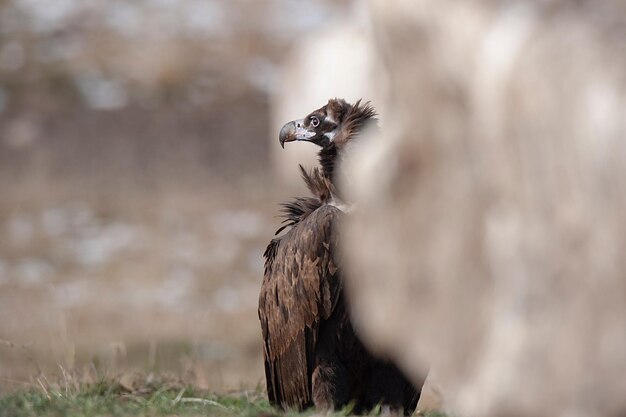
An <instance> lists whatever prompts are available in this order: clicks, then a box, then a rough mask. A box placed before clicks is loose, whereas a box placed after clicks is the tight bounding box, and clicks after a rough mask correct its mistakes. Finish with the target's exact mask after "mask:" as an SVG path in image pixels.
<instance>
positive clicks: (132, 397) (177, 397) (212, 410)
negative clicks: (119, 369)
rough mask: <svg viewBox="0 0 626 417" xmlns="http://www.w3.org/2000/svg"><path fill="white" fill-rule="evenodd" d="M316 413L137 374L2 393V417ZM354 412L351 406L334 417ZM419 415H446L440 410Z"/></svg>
mask: <svg viewBox="0 0 626 417" xmlns="http://www.w3.org/2000/svg"><path fill="white" fill-rule="evenodd" d="M377 411H378V412H377ZM313 414H314V410H310V411H305V412H302V413H296V412H288V413H284V412H282V411H279V410H277V409H275V408H273V407H272V406H271V405H270V404H269V402H268V400H267V397H266V396H265V393H263V392H261V391H260V390H255V391H242V392H237V393H231V394H229V395H216V394H212V393H210V392H206V391H201V390H198V389H197V388H194V387H192V386H184V385H182V384H181V382H180V381H177V380H175V379H173V378H163V377H160V378H154V377H153V376H148V377H143V376H138V375H133V376H132V377H130V378H129V377H128V376H126V377H125V376H122V377H121V378H117V379H113V378H102V379H100V380H99V381H96V382H76V381H75V379H74V378H71V377H69V378H68V377H66V378H64V380H63V381H62V382H61V383H58V384H50V383H48V381H47V380H46V379H45V378H41V377H40V378H37V379H36V383H35V384H34V385H33V386H31V387H28V388H25V389H21V390H18V391H14V392H12V393H8V394H3V395H0V417H35V416H36V417H57V416H63V417H96V416H98V417H99V416H142V417H144V416H181V417H182V416H217V417H281V416H282V417H298V416H302V417H305V416H312V415H313ZM349 414H350V408H349V407H348V408H346V409H344V410H341V411H339V412H336V413H332V414H331V416H335V417H341V416H346V415H349ZM373 414H374V415H376V414H379V410H374V412H373ZM418 415H419V416H424V417H446V415H445V414H443V413H439V412H427V413H425V414H422V413H419V414H418Z"/></svg>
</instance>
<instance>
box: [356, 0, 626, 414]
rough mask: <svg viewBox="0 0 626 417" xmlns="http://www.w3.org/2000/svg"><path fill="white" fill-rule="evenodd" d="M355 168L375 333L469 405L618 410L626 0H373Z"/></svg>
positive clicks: (621, 402) (368, 323)
mask: <svg viewBox="0 0 626 417" xmlns="http://www.w3.org/2000/svg"><path fill="white" fill-rule="evenodd" d="M369 4H370V8H371V16H372V21H373V33H375V39H376V42H375V47H376V53H377V54H378V57H379V59H380V61H381V62H382V64H383V66H384V67H385V68H387V69H388V79H389V87H390V94H389V95H388V99H387V100H385V101H384V102H376V103H375V104H376V105H377V108H378V109H379V111H380V113H381V114H382V116H383V118H384V121H385V129H384V134H383V136H384V137H382V138H378V139H380V140H376V138H374V139H372V141H371V143H370V144H369V145H368V147H367V148H366V149H363V150H362V152H361V153H360V155H358V156H357V157H356V158H355V161H352V162H351V163H350V166H349V167H348V169H350V170H351V172H352V174H353V175H352V176H353V177H354V178H357V183H356V184H355V186H354V187H353V190H354V195H353V199H354V200H355V201H356V209H355V210H354V212H353V214H352V215H351V216H350V219H349V221H348V224H347V228H346V230H345V232H346V240H345V245H344V250H345V253H346V254H347V255H348V258H349V263H348V266H349V272H350V273H349V280H348V288H347V290H348V291H349V295H350V296H351V301H352V302H353V308H354V310H355V313H356V317H357V319H358V320H359V323H358V325H359V328H360V329H362V331H363V334H364V335H365V336H366V338H367V341H368V342H369V343H370V344H372V345H373V346H376V347H377V348H378V349H381V350H384V351H386V352H389V353H391V354H392V355H393V356H394V357H395V358H396V359H398V361H399V362H400V364H401V365H402V366H403V367H404V368H405V369H406V370H408V371H409V372H411V373H412V374H413V375H420V374H421V373H422V372H424V370H426V369H428V367H429V366H431V365H432V369H433V370H434V372H435V373H436V379H437V380H438V382H439V384H440V386H442V387H443V392H444V394H445V400H446V404H447V405H448V407H449V408H452V409H454V410H456V412H457V413H458V414H459V415H465V416H480V417H483V416H617V415H624V414H625V413H626V377H625V375H626V3H624V2H623V1H618V0H608V1H604V2H591V1H574V0H558V1H557V0H553V1H542V2H524V1H486V0H485V1H479V2H465V1H460V0H423V1H419V2H417V1H413V0H395V1H389V0H371V1H370V2H369Z"/></svg>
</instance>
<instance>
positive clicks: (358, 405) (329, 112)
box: [258, 98, 421, 415]
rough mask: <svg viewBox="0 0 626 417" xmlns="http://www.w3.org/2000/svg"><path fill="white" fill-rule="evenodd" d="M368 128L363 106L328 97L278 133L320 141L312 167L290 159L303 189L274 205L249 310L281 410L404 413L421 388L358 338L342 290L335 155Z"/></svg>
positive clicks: (369, 114) (285, 138) (367, 107)
mask: <svg viewBox="0 0 626 417" xmlns="http://www.w3.org/2000/svg"><path fill="white" fill-rule="evenodd" d="M368 126H370V127H372V128H376V127H377V114H376V111H375V109H374V108H373V106H372V105H371V103H369V102H366V103H363V102H362V100H359V101H357V102H356V103H354V104H350V103H348V102H347V101H345V100H344V99H339V98H331V99H330V100H328V103H327V104H326V105H324V106H323V107H321V108H319V109H317V110H314V111H312V112H311V113H309V114H308V115H307V116H306V117H304V118H303V119H299V120H294V121H291V122H288V123H286V124H285V125H284V126H283V128H282V129H281V130H280V133H279V142H280V145H281V146H282V147H283V148H284V146H285V143H288V142H294V141H306V142H311V143H313V144H315V145H317V146H319V147H320V150H319V153H318V157H319V164H320V165H319V167H315V168H313V169H312V170H310V171H307V170H306V169H305V168H303V167H302V165H300V170H301V174H302V177H303V180H304V182H305V183H306V185H307V187H308V189H309V191H310V193H311V194H312V195H311V196H306V197H297V198H295V199H293V200H291V201H288V202H286V203H284V204H282V214H283V216H284V220H283V225H282V226H281V227H280V228H279V229H278V230H277V232H276V237H274V238H273V239H271V241H270V243H269V244H268V246H267V249H266V250H265V253H264V258H265V265H264V266H265V267H264V275H263V282H262V285H261V291H260V295H259V308H258V315H259V320H260V324H261V332H262V336H263V359H264V366H265V377H266V385H267V394H268V398H269V401H270V403H271V404H273V405H276V406H278V407H280V408H283V409H291V410H303V409H306V408H309V407H315V408H317V409H319V410H338V409H342V408H344V407H347V406H350V407H352V412H355V413H357V414H359V413H364V412H368V411H369V410H371V409H373V408H374V407H376V406H378V405H380V406H381V410H382V411H383V412H384V413H393V414H400V413H404V414H405V415H410V414H411V413H412V412H413V411H414V410H415V408H416V405H417V402H418V399H419V396H420V392H421V385H420V386H419V387H417V386H415V385H414V384H413V383H412V382H411V381H409V380H408V379H407V378H406V377H405V375H404V374H403V372H402V371H401V370H400V369H399V368H398V367H397V366H396V365H395V364H394V363H393V362H392V361H390V360H389V359H388V358H384V357H380V356H377V355H375V354H373V353H372V352H371V351H370V350H368V348H367V347H366V346H365V345H364V344H363V342H362V341H361V338H360V337H359V335H358V332H357V331H356V329H355V326H354V321H353V318H352V316H351V313H350V308H349V300H348V298H347V297H346V295H345V292H344V286H343V284H344V282H343V266H342V260H341V255H340V250H339V245H340V242H341V234H340V228H339V224H340V222H341V219H342V218H343V216H346V215H348V212H349V210H347V209H346V207H348V204H347V203H346V202H345V201H344V200H343V198H342V193H341V192H340V191H339V190H340V188H341V184H340V182H341V181H339V180H338V178H339V177H340V172H339V170H340V167H339V165H340V164H339V161H341V159H342V158H343V157H344V156H345V154H346V152H350V149H351V146H352V144H354V143H355V142H357V141H358V140H359V138H360V137H361V136H362V133H363V131H364V130H365V129H366V128H367V127H368Z"/></svg>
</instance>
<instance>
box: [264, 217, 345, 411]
mask: <svg viewBox="0 0 626 417" xmlns="http://www.w3.org/2000/svg"><path fill="white" fill-rule="evenodd" d="M340 213H341V212H340V211H339V210H338V209H336V208H335V207H332V206H328V205H323V206H321V207H319V208H318V209H316V210H315V211H313V212H312V213H311V214H310V215H308V216H307V217H306V218H305V219H303V220H301V221H300V222H299V223H297V224H295V225H294V226H293V227H292V228H291V229H290V230H289V231H288V232H287V233H286V234H285V235H283V236H281V237H279V238H276V239H273V240H272V242H270V245H269V246H268V249H267V250H266V261H265V275H264V277H263V285H262V287H261V294H260V296H259V319H260V321H261V329H262V332H263V340H264V352H263V353H264V359H265V370H266V379H267V390H268V396H269V398H270V401H271V402H272V403H275V404H279V405H281V406H282V407H284V408H298V409H302V408H305V407H307V406H309V405H311V386H310V380H311V374H312V372H313V362H314V353H315V345H316V342H317V333H318V329H319V325H320V323H321V322H322V321H323V320H325V319H327V318H328V317H330V315H331V313H332V311H333V309H334V306H335V304H336V302H337V299H338V297H339V293H340V292H341V280H340V275H339V272H338V270H339V265H338V262H337V260H336V259H335V249H336V246H337V236H336V235H337V231H336V226H335V225H336V222H337V219H338V217H339V216H340Z"/></svg>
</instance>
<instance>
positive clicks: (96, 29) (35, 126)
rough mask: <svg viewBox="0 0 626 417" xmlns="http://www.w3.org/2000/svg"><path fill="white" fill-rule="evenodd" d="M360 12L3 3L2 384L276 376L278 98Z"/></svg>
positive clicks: (244, 382)
mask: <svg viewBox="0 0 626 417" xmlns="http://www.w3.org/2000/svg"><path fill="white" fill-rule="evenodd" d="M355 13H357V14H358V11H357V9H355V8H354V6H352V5H351V4H350V2H348V1H336V0H332V1H330V0H328V1H316V2H302V1H295V0H293V1H291V0H263V1H254V2H253V1H243V0H187V1H177V0H136V1H133V2H127V1H117V0H113V1H111V0H91V1H89V2H83V1H77V0H46V1H41V0H1V1H0V389H9V388H11V387H17V386H21V385H22V384H24V383H31V382H32V380H33V377H34V376H37V375H41V374H42V373H43V374H44V375H55V374H58V373H59V372H60V367H63V369H66V370H73V371H75V372H77V373H80V372H83V370H84V369H87V368H88V369H90V370H93V368H94V367H95V368H96V369H97V370H98V372H101V373H103V372H104V373H109V374H119V373H125V372H130V371H134V370H138V371H142V372H149V371H157V372H171V373H173V374H176V375H181V376H184V377H185V378H188V380H189V381H190V382H192V383H195V384H198V385H200V386H201V387H206V388H209V389H212V390H217V391H223V390H228V389H240V388H249V387H256V386H257V385H259V384H261V386H264V383H263V381H264V379H263V370H262V358H261V344H260V334H259V333H260V332H259V325H258V318H257V313H256V304H257V297H258V289H259V287H260V282H261V279H262V263H263V260H262V253H263V250H264V248H265V245H266V244H267V242H268V241H269V239H270V238H271V236H272V235H273V233H274V231H275V229H276V228H277V225H278V224H279V221H280V220H279V219H277V218H276V213H277V202H279V201H280V200H281V199H282V198H284V197H286V196H289V195H291V194H292V192H293V190H294V189H293V188H289V187H286V188H284V187H277V186H276V184H278V183H280V181H277V177H278V178H280V174H278V175H273V173H276V172H277V170H275V169H272V163H271V161H272V157H271V152H273V151H272V150H271V148H278V142H277V132H278V130H276V128H275V126H274V125H276V124H277V123H279V122H278V121H277V122H272V121H271V120H272V114H273V113H272V112H273V110H272V108H274V107H273V106H272V105H271V103H272V102H273V101H276V99H275V97H277V95H279V94H280V89H281V85H283V84H284V83H283V82H282V80H283V76H282V67H283V66H284V63H285V62H286V61H287V60H288V59H289V58H288V57H289V56H290V54H291V53H290V52H289V51H292V50H294V49H298V46H299V45H301V44H302V42H303V39H305V38H309V39H310V38H311V37H314V36H316V35H315V34H323V33H324V32H325V30H327V28H328V27H332V26H333V24H334V22H337V21H340V20H341V19H345V18H346V17H347V16H349V15H354V14H355ZM335 26H336V25H335ZM318 36H322V35H318ZM301 52H302V51H301ZM304 54H305V55H306V51H304ZM298 84H300V85H302V83H300V82H299V81H297V82H296V85H298ZM304 86H305V87H308V88H314V87H311V86H307V83H306V82H305V83H304ZM319 93H320V94H322V96H321V97H324V101H322V102H319V103H318V102H315V107H319V106H321V105H323V104H324V103H325V100H326V99H327V98H328V96H326V95H325V94H326V93H325V92H322V91H319ZM302 106H303V107H302V108H300V109H295V108H293V109H291V111H290V118H289V119H284V118H283V116H282V114H281V116H276V119H277V120H280V119H282V120H280V121H281V122H283V123H284V122H286V121H288V120H291V119H294V118H296V117H302V116H304V114H306V113H307V112H308V111H309V110H312V109H313V108H315V107H309V104H308V103H306V104H304V103H303V104H302ZM301 111H302V112H304V114H300V112H301ZM285 117H287V116H285ZM313 151H314V149H313V148H312V147H311V148H306V150H305V152H306V153H311V155H312V154H313ZM285 155H286V154H285ZM292 165H294V167H295V162H294V163H293V164H292ZM294 172H295V171H294ZM85 372H86V371H85Z"/></svg>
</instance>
